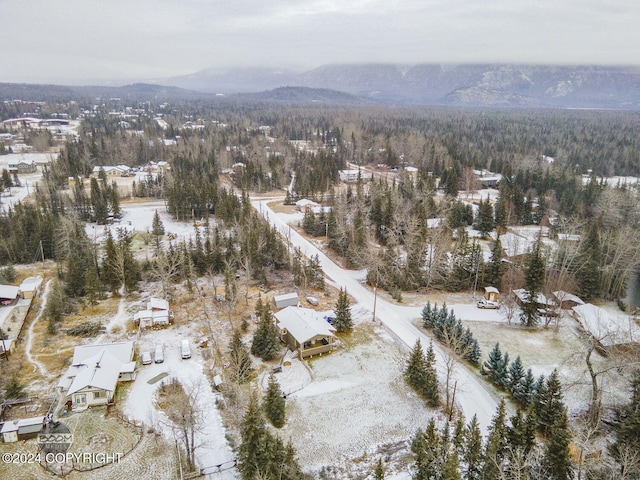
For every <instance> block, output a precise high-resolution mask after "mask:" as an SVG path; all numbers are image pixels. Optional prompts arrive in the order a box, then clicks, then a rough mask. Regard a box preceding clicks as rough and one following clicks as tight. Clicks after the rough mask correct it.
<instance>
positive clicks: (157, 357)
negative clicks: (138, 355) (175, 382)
mask: <svg viewBox="0 0 640 480" xmlns="http://www.w3.org/2000/svg"><path fill="white" fill-rule="evenodd" d="M153 361H154V362H156V363H162V362H164V352H163V351H162V346H161V345H158V346H157V347H156V351H155V353H154V354H153Z"/></svg>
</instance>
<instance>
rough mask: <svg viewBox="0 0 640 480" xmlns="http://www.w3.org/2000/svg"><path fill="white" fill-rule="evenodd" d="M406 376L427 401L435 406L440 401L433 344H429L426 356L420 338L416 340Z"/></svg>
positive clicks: (408, 381)
mask: <svg viewBox="0 0 640 480" xmlns="http://www.w3.org/2000/svg"><path fill="white" fill-rule="evenodd" d="M404 376H405V378H406V380H407V383H408V384H409V385H411V386H412V387H413V388H414V389H415V390H416V391H417V392H418V394H419V395H421V396H422V397H423V398H424V399H425V400H427V403H428V404H429V405H430V406H432V407H435V406H437V405H438V404H439V403H440V392H439V388H438V377H437V373H436V369H435V353H434V352H433V345H429V349H428V350H427V354H426V356H425V354H424V352H423V351H422V345H421V343H420V339H418V340H417V341H416V344H415V346H414V347H413V350H412V351H411V354H410V355H409V359H408V360H407V366H406V368H405V372H404Z"/></svg>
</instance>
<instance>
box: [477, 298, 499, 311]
mask: <svg viewBox="0 0 640 480" xmlns="http://www.w3.org/2000/svg"><path fill="white" fill-rule="evenodd" d="M477 307H478V308H494V309H498V308H500V304H499V303H498V302H494V301H492V300H487V299H486V298H483V299H482V300H480V301H479V302H478V303H477Z"/></svg>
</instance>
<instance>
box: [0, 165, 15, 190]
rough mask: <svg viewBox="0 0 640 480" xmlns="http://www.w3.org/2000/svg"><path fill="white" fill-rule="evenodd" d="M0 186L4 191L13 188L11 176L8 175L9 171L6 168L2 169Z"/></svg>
mask: <svg viewBox="0 0 640 480" xmlns="http://www.w3.org/2000/svg"><path fill="white" fill-rule="evenodd" d="M1 186H2V190H6V189H9V188H11V187H13V181H12V180H11V174H10V173H9V170H7V169H6V168H3V169H2V185H1Z"/></svg>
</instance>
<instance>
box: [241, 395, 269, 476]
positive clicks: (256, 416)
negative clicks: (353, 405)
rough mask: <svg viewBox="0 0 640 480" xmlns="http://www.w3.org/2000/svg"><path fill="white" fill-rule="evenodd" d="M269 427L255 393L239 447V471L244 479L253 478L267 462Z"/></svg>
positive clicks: (249, 406)
mask: <svg viewBox="0 0 640 480" xmlns="http://www.w3.org/2000/svg"><path fill="white" fill-rule="evenodd" d="M267 434H268V432H267V429H266V428H265V425H264V419H263V418H262V413H261V412H260V407H259V405H258V399H257V397H256V396H255V395H251V397H250V398H249V405H248V407H247V412H246V413H245V416H244V419H243V421H242V426H241V429H240V438H241V442H240V447H239V448H238V471H239V472H240V475H242V478H243V480H253V479H254V477H255V475H256V474H258V473H259V472H262V470H261V468H262V467H263V466H264V462H265V460H266V459H265V454H266V452H265V450H266V448H267V445H266V437H267Z"/></svg>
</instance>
